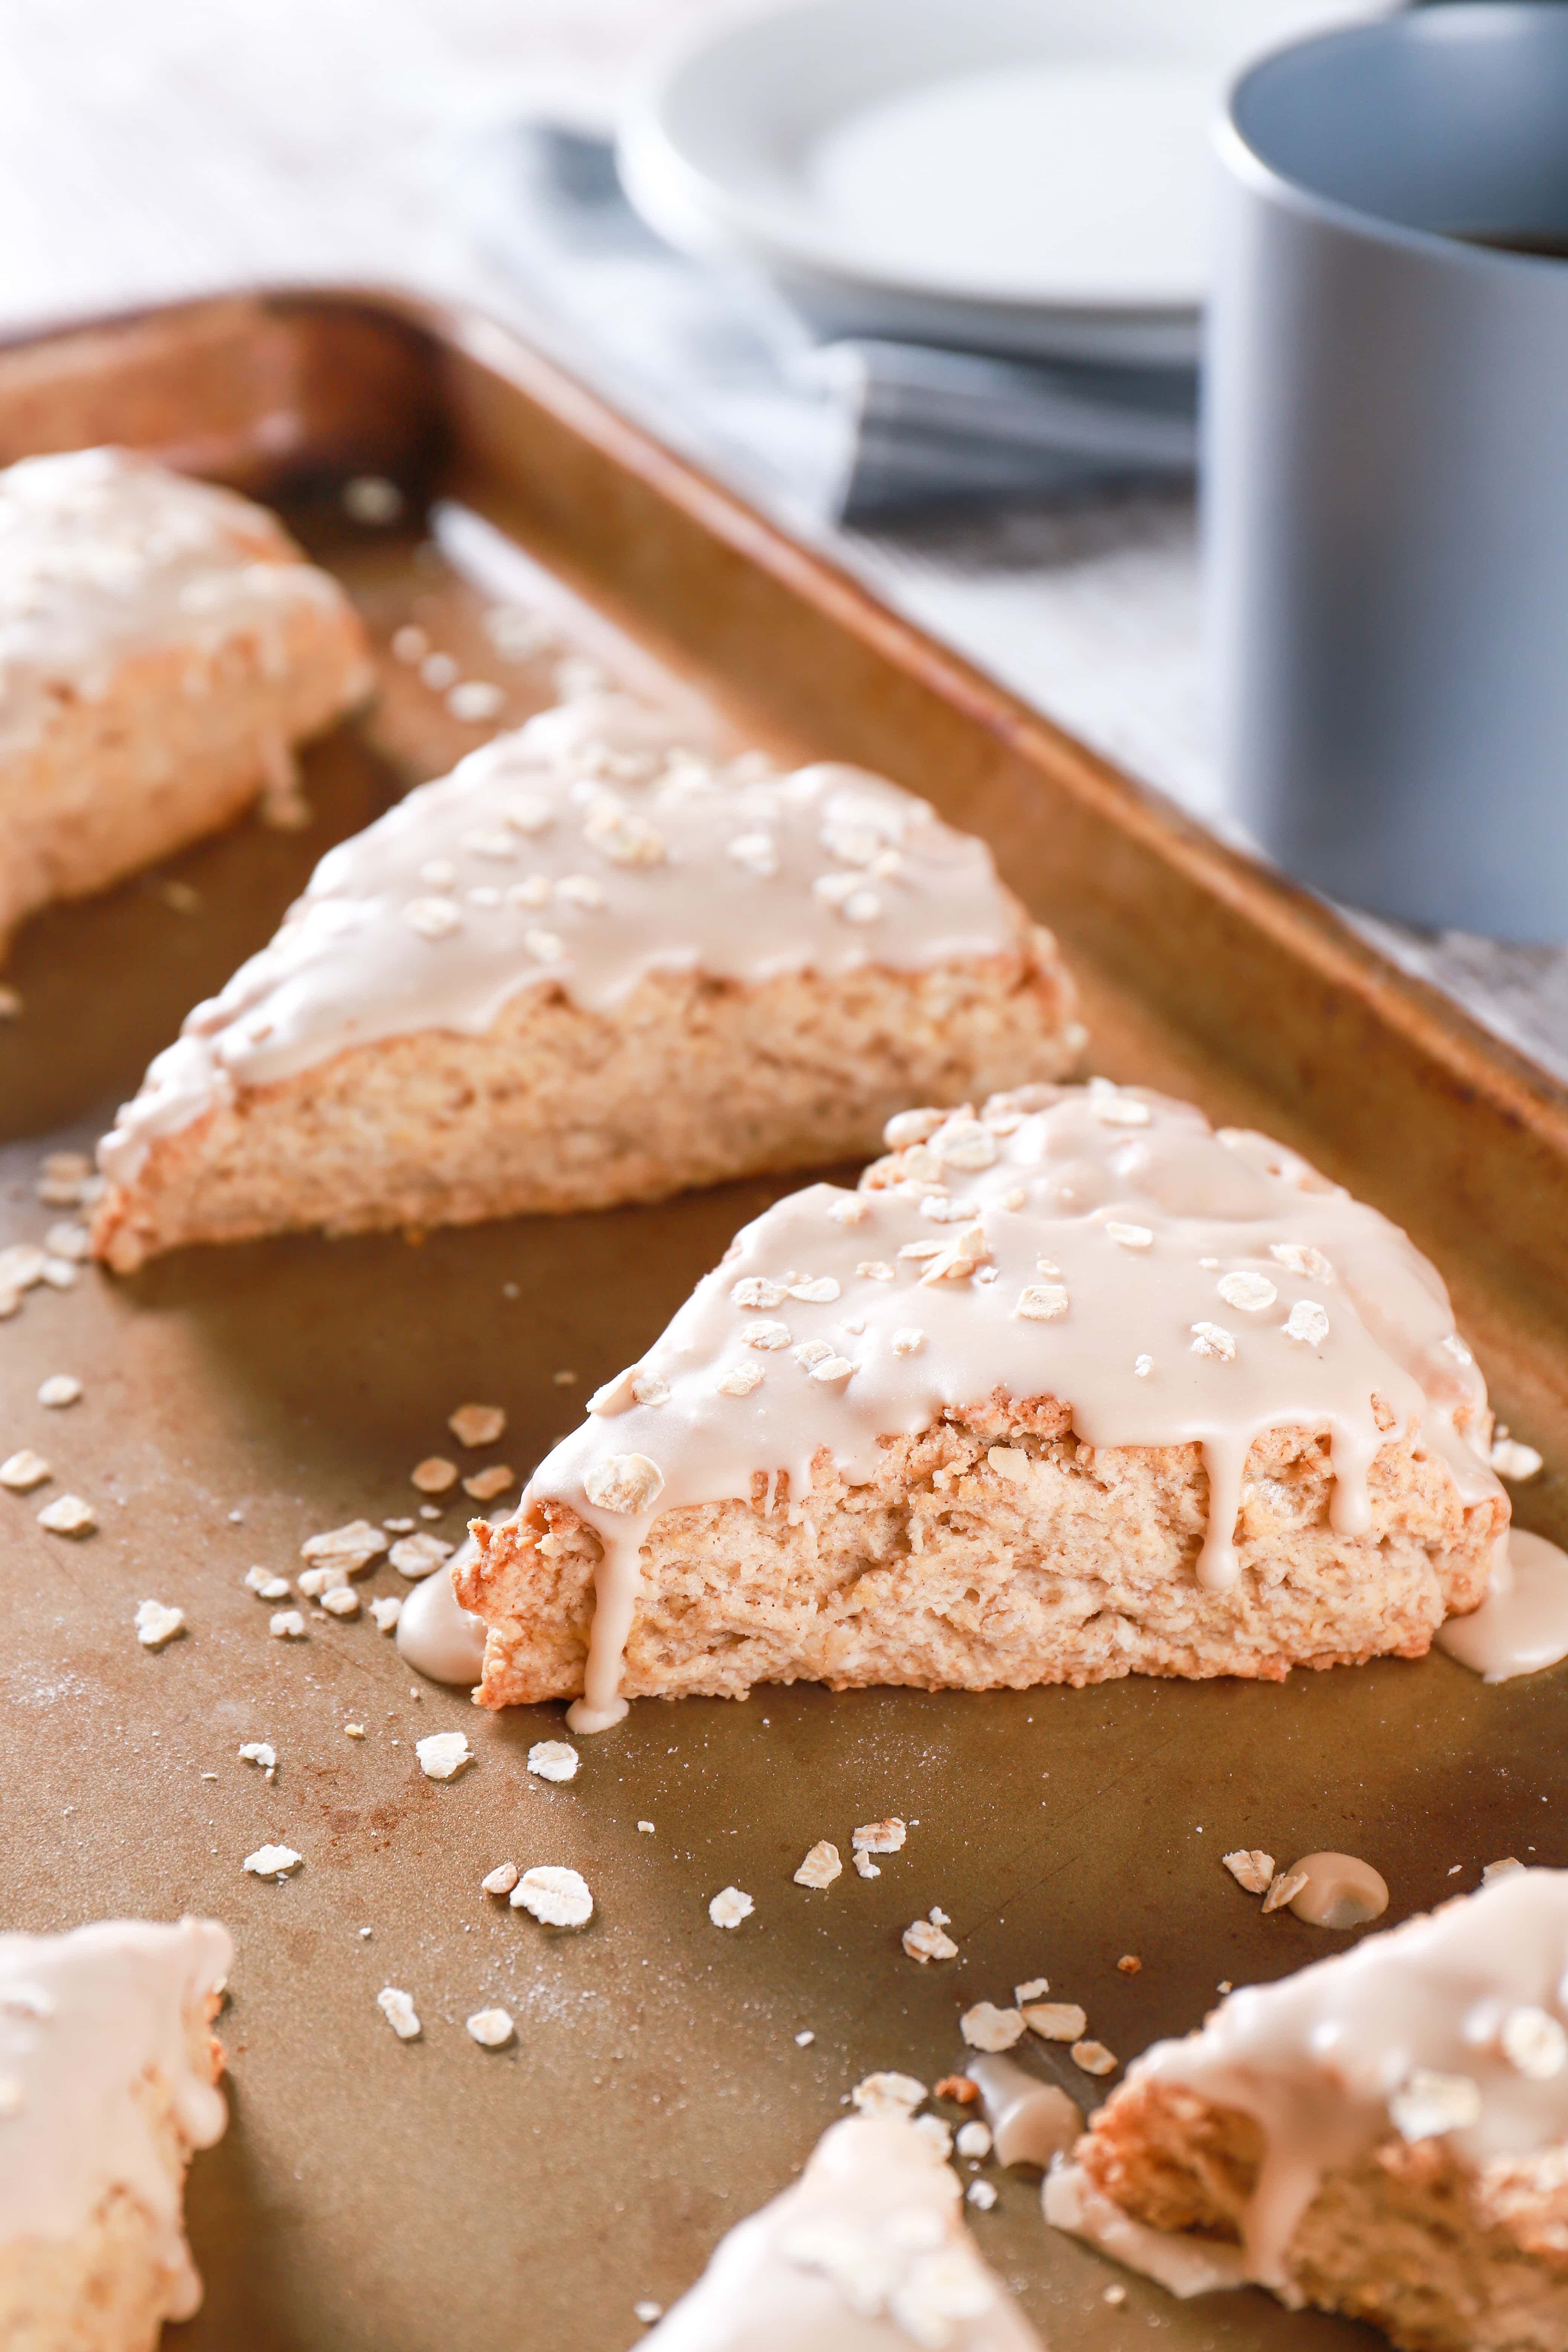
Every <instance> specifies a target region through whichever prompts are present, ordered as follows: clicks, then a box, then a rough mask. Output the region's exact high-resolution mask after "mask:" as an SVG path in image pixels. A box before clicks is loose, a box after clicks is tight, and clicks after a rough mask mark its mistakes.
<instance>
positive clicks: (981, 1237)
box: [900, 1225, 991, 1284]
mask: <svg viewBox="0 0 1568 2352" xmlns="http://www.w3.org/2000/svg"><path fill="white" fill-rule="evenodd" d="M900 1255H902V1252H900ZM990 1255H991V1244H990V1243H989V1242H988V1241H987V1240H986V1238H985V1228H984V1225H965V1226H964V1228H963V1232H962V1233H959V1234H954V1235H953V1237H952V1241H950V1242H949V1243H948V1244H947V1246H946V1248H945V1249H944V1250H943V1251H942V1255H941V1256H940V1257H933V1258H932V1260H931V1264H930V1265H928V1266H927V1268H926V1270H925V1272H924V1273H923V1274H922V1275H921V1282H922V1283H926V1284H931V1283H937V1282H967V1281H968V1279H969V1277H970V1276H971V1275H972V1274H973V1272H974V1269H975V1267H976V1266H977V1265H984V1263H985V1260H986V1259H987V1258H988V1257H989V1256H990Z"/></svg>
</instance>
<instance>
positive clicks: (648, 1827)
mask: <svg viewBox="0 0 1568 2352" xmlns="http://www.w3.org/2000/svg"><path fill="white" fill-rule="evenodd" d="M637 1827H638V1829H639V1830H641V1832H643V1834H644V1836H645V1837H652V1835H653V1823H652V1822H638V1823H637Z"/></svg>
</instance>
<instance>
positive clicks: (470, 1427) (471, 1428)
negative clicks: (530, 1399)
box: [447, 1404, 506, 1447]
mask: <svg viewBox="0 0 1568 2352" xmlns="http://www.w3.org/2000/svg"><path fill="white" fill-rule="evenodd" d="M505 1427H506V1409H505V1407H504V1406H502V1405H499V1404H460V1405H459V1406H458V1410H457V1412H453V1413H448V1415H447V1428H448V1429H449V1430H450V1431H451V1433H452V1434H453V1436H454V1437H455V1438H456V1439H457V1441H458V1444H459V1445H466V1446H470V1447H472V1446H475V1445H493V1444H495V1442H496V1439H497V1438H498V1437H499V1436H500V1434H501V1433H502V1431H503V1430H504V1429H505Z"/></svg>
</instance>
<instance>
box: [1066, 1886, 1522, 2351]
mask: <svg viewBox="0 0 1568 2352" xmlns="http://www.w3.org/2000/svg"><path fill="white" fill-rule="evenodd" d="M1565 1994H1568V1873H1565V1872H1563V1871H1558V1870H1519V1869H1515V1870H1513V1871H1511V1872H1510V1873H1509V1874H1506V1875H1504V1876H1502V1877H1500V1878H1499V1879H1497V1880H1494V1882H1493V1883H1492V1884H1491V1885H1489V1886H1485V1887H1483V1888H1482V1889H1481V1891H1480V1892H1479V1894H1476V1895H1461V1896H1460V1897H1459V1898H1458V1900H1457V1901H1456V1902H1453V1903H1447V1904H1445V1905H1444V1906H1443V1907H1442V1908H1441V1910H1438V1911H1435V1912H1433V1913H1432V1914H1431V1916H1429V1917H1426V1918H1417V1919H1412V1920H1409V1921H1407V1922H1406V1923H1405V1926H1404V1927H1395V1928H1393V1929H1392V1930H1390V1932H1389V1933H1387V1934H1386V1935H1381V1936H1370V1937H1367V1938H1366V1940H1365V1942H1363V1943H1362V1944H1359V1945H1358V1946H1357V1947H1356V1948H1355V1949H1354V1951H1352V1952H1345V1953H1342V1954H1340V1955H1338V1956H1337V1957H1336V1958H1332V1959H1328V1960H1322V1961H1320V1962H1319V1963H1318V1965H1317V1966H1316V1967H1315V1968H1310V1969H1302V1970H1301V1971H1300V1974H1299V1975H1296V1976H1292V1977H1287V1978H1285V1979H1283V1981H1282V1982H1280V1983H1278V1984H1271V1985H1254V1986H1249V1987H1248V1988H1247V1990H1245V1991H1242V1992H1236V1993H1232V1994H1231V1995H1230V1996H1229V1997H1228V1999H1226V2000H1224V2001H1222V2002H1221V2004H1220V2006H1219V2007H1218V2008H1217V2009H1216V2010H1215V2011H1214V2012H1213V2014H1212V2016H1210V2018H1209V2019H1208V2021H1207V2022H1206V2023H1205V2026H1204V2028H1203V2031H1202V2032H1199V2033H1193V2034H1189V2035H1188V2036H1187V2037H1186V2039H1185V2040H1184V2041H1182V2042H1157V2043H1156V2044H1155V2046H1154V2048H1153V2049H1152V2050H1151V2051H1149V2052H1148V2053H1146V2054H1145V2055H1144V2056H1143V2057H1142V2058H1140V2059H1139V2060H1137V2061H1136V2063H1134V2064H1133V2065H1132V2066H1131V2067H1130V2068H1129V2070H1128V2075H1127V2080H1126V2082H1125V2083H1124V2084H1122V2085H1121V2088H1120V2089H1118V2090H1117V2091H1116V2092H1115V2093H1114V2094H1113V2095H1112V2096H1111V2098H1110V2101H1109V2102H1108V2104H1107V2105H1105V2106H1103V2107H1102V2108H1101V2109H1100V2113H1099V2114H1098V2115H1097V2116H1093V2117H1092V2118H1091V2119H1090V2128H1089V2133H1088V2135H1087V2137H1085V2138H1083V2139H1081V2140H1079V2144H1078V2147H1077V2148H1076V2150H1075V2151H1074V2161H1073V2163H1072V2164H1071V2165H1070V2166H1068V2168H1064V2169H1063V2170H1061V2171H1058V2172H1056V2173H1053V2174H1052V2175H1051V2176H1050V2178H1049V2179H1047V2183H1046V2214H1047V2220H1049V2221H1054V2222H1055V2223H1056V2224H1057V2225H1058V2228H1061V2229H1067V2230H1071V2231H1075V2232H1076V2233H1077V2234H1079V2235H1080V2236H1083V2237H1087V2238H1089V2239H1090V2240H1091V2241H1092V2242H1095V2243H1096V2244H1099V2245H1100V2246H1103V2247H1104V2249H1105V2250H1106V2252H1110V2253H1113V2254H1115V2255H1116V2256H1117V2258H1118V2259H1119V2260H1120V2261H1121V2262H1124V2263H1128V2264H1129V2265H1130V2266H1131V2267H1132V2268H1134V2269H1137V2270H1142V2271H1145V2272H1147V2273H1149V2274H1150V2275H1151V2276H1152V2277H1154V2278H1158V2279H1159V2280H1160V2281H1161V2283H1162V2284H1164V2285H1168V2286H1170V2287H1171V2288H1172V2289H1173V2291H1174V2292H1175V2293H1177V2294H1202V2293H1205V2292H1206V2291H1207V2290H1209V2289H1211V2288H1214V2287H1218V2286H1226V2285H1238V2284H1242V2283H1243V2282H1244V2281H1247V2280H1257V2281H1258V2283H1259V2284H1262V2285H1264V2286H1268V2287H1272V2288H1273V2290H1274V2292H1275V2293H1276V2294H1278V2295H1279V2297H1280V2298H1281V2300H1282V2301H1283V2302H1286V2303H1288V2304H1290V2305H1297V2306H1299V2305H1301V2304H1304V2303H1305V2304H1315V2305H1319V2306H1320V2307H1321V2309H1323V2310H1326V2311H1343V2312H1348V2313H1350V2314H1352V2315H1353V2316H1354V2317H1356V2318H1358V2319H1366V2320H1370V2321H1371V2322H1372V2324H1373V2326H1376V2327H1381V2328H1383V2329H1384V2331H1385V2332H1386V2333H1387V2334H1388V2335H1390V2336H1392V2337H1393V2338H1394V2342H1395V2343H1396V2344H1399V2345H1402V2346H1405V2347H1407V2352H1563V2347H1564V2346H1568V2033H1565V2032H1564V2020H1565V2018H1568V2000H1565Z"/></svg>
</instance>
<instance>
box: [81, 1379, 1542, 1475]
mask: <svg viewBox="0 0 1568 2352" xmlns="http://www.w3.org/2000/svg"><path fill="white" fill-rule="evenodd" d="M38 1393H39V1395H40V1396H42V1394H43V1391H42V1390H41V1389H40V1390H39V1391H38ZM1491 1465H1492V1468H1493V1469H1494V1470H1495V1471H1496V1472H1497V1474H1498V1476H1499V1477H1500V1478H1506V1479H1507V1480H1508V1481H1509V1483H1510V1486H1523V1484H1524V1483H1525V1481H1526V1479H1529V1478H1539V1477H1540V1475H1541V1472H1542V1459H1541V1456H1540V1454H1538V1453H1537V1452H1536V1450H1535V1448H1534V1446H1533V1445H1524V1444H1521V1442H1520V1440H1519V1439H1518V1438H1517V1437H1499V1438H1497V1439H1495V1440H1494V1441H1493V1444H1492V1450H1491Z"/></svg>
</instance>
